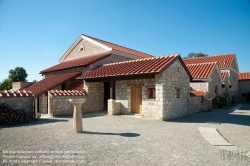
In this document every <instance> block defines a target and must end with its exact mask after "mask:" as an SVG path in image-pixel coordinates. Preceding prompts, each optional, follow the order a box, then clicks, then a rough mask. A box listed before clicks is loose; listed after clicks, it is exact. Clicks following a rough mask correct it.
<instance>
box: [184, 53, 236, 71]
mask: <svg viewBox="0 0 250 166" xmlns="http://www.w3.org/2000/svg"><path fill="white" fill-rule="evenodd" d="M234 59H235V54H223V55H216V56H206V57H199V58H188V59H183V61H184V63H185V64H186V65H188V64H197V63H209V62H217V63H218V65H219V67H220V68H223V67H231V65H232V63H233V60H234Z"/></svg>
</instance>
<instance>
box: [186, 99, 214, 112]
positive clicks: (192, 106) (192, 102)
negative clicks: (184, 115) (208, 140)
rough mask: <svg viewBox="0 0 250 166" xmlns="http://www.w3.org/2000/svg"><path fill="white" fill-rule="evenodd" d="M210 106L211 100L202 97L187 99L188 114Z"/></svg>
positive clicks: (205, 109) (207, 108)
mask: <svg viewBox="0 0 250 166" xmlns="http://www.w3.org/2000/svg"><path fill="white" fill-rule="evenodd" d="M211 108H212V101H206V100H204V99H203V97H190V98H189V101H188V114H189V115H190V114H194V113H197V112H200V111H208V110H209V109H211Z"/></svg>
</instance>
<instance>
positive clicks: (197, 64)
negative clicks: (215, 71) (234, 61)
mask: <svg viewBox="0 0 250 166" xmlns="http://www.w3.org/2000/svg"><path fill="white" fill-rule="evenodd" d="M204 64H218V62H204V63H192V64H187V65H186V66H191V65H204Z"/></svg>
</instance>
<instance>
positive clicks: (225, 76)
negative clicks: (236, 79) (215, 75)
mask: <svg viewBox="0 0 250 166" xmlns="http://www.w3.org/2000/svg"><path fill="white" fill-rule="evenodd" d="M220 73H221V77H222V79H223V80H225V79H226V78H227V73H228V72H227V71H220Z"/></svg>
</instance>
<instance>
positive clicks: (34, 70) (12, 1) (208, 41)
mask: <svg viewBox="0 0 250 166" xmlns="http://www.w3.org/2000/svg"><path fill="white" fill-rule="evenodd" d="M80 34H86V35H89V36H92V37H96V38H99V39H102V40H106V41H109V42H112V43H115V44H119V45H122V46H125V47H128V48H132V49H135V50H138V51H141V52H145V53H148V54H151V55H155V56H159V55H165V54H172V53H180V54H181V56H182V57H185V56H187V55H188V53H190V52H203V53H205V54H208V55H218V54H226V53H236V55H237V61H238V64H239V69H240V71H241V72H245V71H250V63H249V62H250V1H249V0H237V1H235V0H202V1H200V0H136V1H135V0H72V1H71V0H67V1H66V0H53V1H50V0H42V1H40V0H0V60H1V65H0V81H2V80H3V79H5V78H7V77H8V75H9V73H8V71H9V70H10V69H14V68H15V67H17V66H19V67H23V68H25V69H26V71H27V73H28V78H27V79H28V81H33V80H34V79H36V80H40V79H41V78H42V77H41V75H40V74H39V72H40V71H41V70H43V69H45V68H48V67H50V66H53V65H55V64H57V63H58V60H59V59H60V57H61V56H62V55H63V54H64V53H65V52H66V51H67V49H68V48H69V47H70V46H71V44H72V43H73V42H74V41H75V40H76V39H77V38H78V37H79V36H80Z"/></svg>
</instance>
